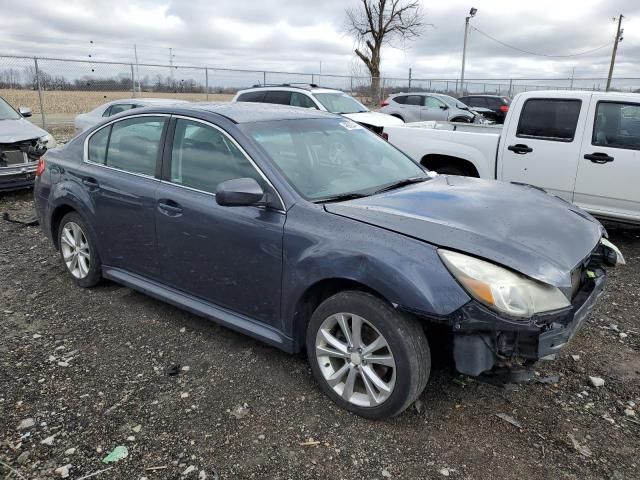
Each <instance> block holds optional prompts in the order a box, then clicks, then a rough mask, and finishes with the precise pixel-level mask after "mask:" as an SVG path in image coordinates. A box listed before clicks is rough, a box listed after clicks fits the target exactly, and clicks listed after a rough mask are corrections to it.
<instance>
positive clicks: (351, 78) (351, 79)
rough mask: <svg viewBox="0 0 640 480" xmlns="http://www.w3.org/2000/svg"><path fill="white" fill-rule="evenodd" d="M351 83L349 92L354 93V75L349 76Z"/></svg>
mask: <svg viewBox="0 0 640 480" xmlns="http://www.w3.org/2000/svg"><path fill="white" fill-rule="evenodd" d="M349 83H350V85H351V90H349V93H350V94H351V95H353V76H351V77H349Z"/></svg>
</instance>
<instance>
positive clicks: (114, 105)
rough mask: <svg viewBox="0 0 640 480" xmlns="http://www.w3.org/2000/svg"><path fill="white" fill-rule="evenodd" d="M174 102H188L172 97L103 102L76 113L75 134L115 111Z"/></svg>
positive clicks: (113, 113)
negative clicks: (84, 111)
mask: <svg viewBox="0 0 640 480" xmlns="http://www.w3.org/2000/svg"><path fill="white" fill-rule="evenodd" d="M176 103H189V102H188V101H187V100H176V99H173V98H123V99H120V100H113V101H111V102H107V103H103V104H102V105H100V106H99V107H96V108H94V109H93V110H91V111H90V112H87V113H81V114H80V115H77V116H76V118H75V120H74V126H75V129H76V135H78V134H79V133H82V132H84V131H85V130H87V129H88V128H90V127H93V126H94V125H95V124H96V123H98V122H100V121H102V119H103V118H106V117H110V116H112V115H115V114H116V113H120V112H124V111H126V110H131V109H132V108H141V107H153V106H155V105H163V106H164V105H173V104H176Z"/></svg>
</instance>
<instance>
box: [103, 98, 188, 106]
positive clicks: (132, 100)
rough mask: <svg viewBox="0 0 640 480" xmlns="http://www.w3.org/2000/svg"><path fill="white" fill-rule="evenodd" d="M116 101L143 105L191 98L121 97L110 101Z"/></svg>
mask: <svg viewBox="0 0 640 480" xmlns="http://www.w3.org/2000/svg"><path fill="white" fill-rule="evenodd" d="M108 103H110V104H114V103H139V104H141V105H155V104H165V105H167V104H172V103H189V100H179V99H177V98H140V97H138V98H119V99H117V100H111V101H110V102H108Z"/></svg>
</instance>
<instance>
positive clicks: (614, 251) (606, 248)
mask: <svg viewBox="0 0 640 480" xmlns="http://www.w3.org/2000/svg"><path fill="white" fill-rule="evenodd" d="M600 243H601V244H602V246H603V255H604V261H605V263H606V264H607V265H610V266H612V267H615V266H616V265H625V264H626V263H627V262H626V260H625V259H624V256H623V255H622V252H621V251H620V249H619V248H618V247H616V246H615V245H614V244H613V243H611V242H610V241H609V240H607V239H606V238H604V237H602V239H601V240H600Z"/></svg>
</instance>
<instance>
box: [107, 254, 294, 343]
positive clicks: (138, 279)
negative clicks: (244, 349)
mask: <svg viewBox="0 0 640 480" xmlns="http://www.w3.org/2000/svg"><path fill="white" fill-rule="evenodd" d="M102 276H103V277H104V278H107V279H109V280H113V281H114V282H116V283H120V284H122V285H125V286H127V287H129V288H132V289H134V290H137V291H139V292H141V293H144V294H146V295H149V296H150V297H154V298H157V299H158V300H162V301H164V302H167V303H170V304H171V305H174V306H176V307H179V308H181V309H183V310H186V311H188V312H191V313H193V314H195V315H198V316H200V317H204V318H207V319H209V320H212V321H214V322H216V323H218V324H220V325H222V326H225V327H227V328H230V329H231V330H235V331H237V332H240V333H243V334H245V335H248V336H250V337H253V338H255V339H257V340H260V341H263V342H265V343H267V344H269V345H272V346H274V347H277V348H279V349H281V350H284V351H285V352H287V353H295V351H296V346H295V343H294V341H293V339H292V338H289V337H287V336H286V335H283V334H282V333H281V332H280V331H278V330H277V329H275V328H273V327H271V326H269V325H265V324H263V323H260V322H258V321H256V320H253V319H251V318H249V317H246V316H244V315H240V314H238V313H235V312H232V311H230V310H227V309H225V308H222V307H220V306H217V305H214V304H212V303H209V302H205V301H203V300H201V299H199V298H197V297H194V296H192V295H189V294H187V293H184V292H181V291H179V290H176V289H173V288H171V287H167V286H166V285H162V284H160V283H158V282H155V281H153V280H149V279H147V278H145V277H142V276H140V275H136V274H134V273H131V272H127V271H125V270H122V269H119V268H114V267H108V266H103V267H102Z"/></svg>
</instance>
